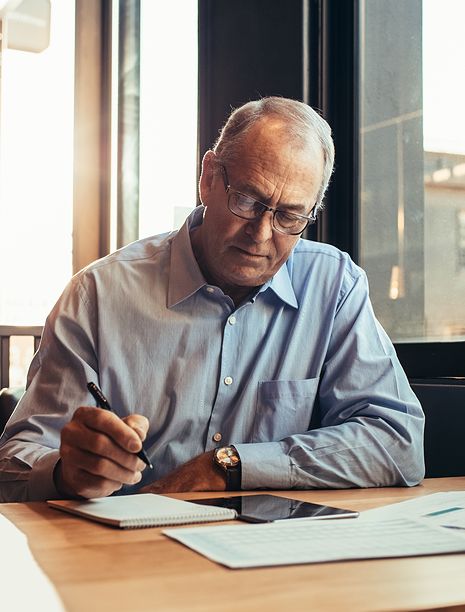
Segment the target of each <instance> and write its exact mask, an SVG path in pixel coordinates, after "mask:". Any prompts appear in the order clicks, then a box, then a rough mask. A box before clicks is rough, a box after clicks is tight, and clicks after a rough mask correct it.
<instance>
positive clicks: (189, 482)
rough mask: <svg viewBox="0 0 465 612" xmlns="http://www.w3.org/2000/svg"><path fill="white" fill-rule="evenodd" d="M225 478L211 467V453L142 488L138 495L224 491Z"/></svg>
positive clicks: (204, 454)
mask: <svg viewBox="0 0 465 612" xmlns="http://www.w3.org/2000/svg"><path fill="white" fill-rule="evenodd" d="M225 490H226V476H225V475H224V474H223V473H222V472H221V470H219V469H218V468H216V467H215V466H214V465H213V451H210V452H208V453H203V454H202V455H198V456H197V457H194V459H191V460H190V461H188V462H187V463H185V464H184V465H181V467H179V468H177V469H176V470H174V471H173V472H170V473H169V474H167V475H166V476H164V477H163V478H160V480H156V481H155V482H153V483H152V484H149V485H147V486H146V487H143V488H142V489H141V490H140V491H139V492H140V493H183V492H186V491H225Z"/></svg>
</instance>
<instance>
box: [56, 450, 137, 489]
mask: <svg viewBox="0 0 465 612" xmlns="http://www.w3.org/2000/svg"><path fill="white" fill-rule="evenodd" d="M62 460H63V461H64V463H67V464H70V465H73V466H75V467H76V468H78V469H79V470H82V471H84V472H87V473H88V474H92V475H93V476H98V477H99V478H101V479H103V480H108V481H113V482H116V483H118V484H120V485H121V484H126V485H133V484H137V483H138V482H140V480H141V479H142V473H141V472H140V471H139V470H127V469H125V468H124V467H121V466H120V465H118V464H117V463H114V462H113V461H111V459H107V458H106V457H101V456H99V455H94V454H93V453H88V452H86V451H82V450H80V449H77V448H70V449H68V451H67V452H66V453H65V454H64V456H63V457H62Z"/></svg>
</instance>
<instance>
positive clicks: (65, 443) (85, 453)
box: [54, 406, 149, 498]
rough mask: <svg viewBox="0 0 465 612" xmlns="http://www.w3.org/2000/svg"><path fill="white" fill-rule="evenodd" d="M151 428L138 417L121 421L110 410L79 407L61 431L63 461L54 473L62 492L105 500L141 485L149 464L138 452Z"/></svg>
mask: <svg viewBox="0 0 465 612" xmlns="http://www.w3.org/2000/svg"><path fill="white" fill-rule="evenodd" d="M148 425H149V423H148V420H147V419H146V418H145V417H143V416H141V415H137V414H133V415H130V416H128V417H126V418H124V419H120V418H119V417H118V416H116V415H115V414H113V413H112V412H109V411H107V410H97V409H95V408H93V407H89V406H81V407H80V408H78V409H77V410H76V412H75V413H74V415H73V418H72V420H71V421H70V422H69V423H68V424H67V425H65V427H63V429H62V432H61V445H60V457H61V459H60V460H59V462H58V463H57V466H56V468H55V473H54V479H55V485H56V487H57V489H58V491H59V492H60V493H62V494H64V495H66V496H69V497H78V496H79V497H86V498H90V497H104V496H106V495H111V493H113V492H114V491H117V490H118V489H121V487H122V486H123V485H124V484H128V485H131V484H136V483H138V482H139V481H140V480H141V478H142V470H143V469H144V468H145V464H144V462H143V461H141V460H140V459H139V457H137V455H136V454H135V453H137V452H138V451H140V449H141V448H142V441H143V440H144V439H145V436H146V435H147V430H148Z"/></svg>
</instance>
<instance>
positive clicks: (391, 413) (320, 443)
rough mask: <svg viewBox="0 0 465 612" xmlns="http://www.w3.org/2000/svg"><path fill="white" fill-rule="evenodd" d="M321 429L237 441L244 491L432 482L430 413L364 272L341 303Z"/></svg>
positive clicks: (325, 378)
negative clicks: (427, 465)
mask: <svg viewBox="0 0 465 612" xmlns="http://www.w3.org/2000/svg"><path fill="white" fill-rule="evenodd" d="M315 410H316V411H318V413H319V414H318V416H319V419H318V421H319V427H317V428H316V429H311V430H310V429H309V430H308V431H306V432H296V433H295V435H291V436H288V437H286V438H284V439H283V440H279V441H275V442H264V443H251V444H236V443H235V447H236V448H237V450H238V452H239V454H240V457H241V464H242V488H243V489H258V488H270V489H273V488H275V489H293V488H295V489H312V488H349V487H382V486H413V485H416V484H418V483H419V482H420V481H421V480H422V478H423V477H424V456H423V428H424V415H423V411H422V409H421V406H420V403H419V402H418V399H417V398H416V396H415V394H414V393H413V391H412V389H411V387H410V385H409V383H408V380H407V377H406V375H405V373H404V371H403V369H402V366H401V365H400V363H399V361H398V359H397V356H396V353H395V350H394V347H393V345H392V343H391V341H390V340H389V338H388V336H387V334H386V333H385V331H384V330H383V329H382V327H381V326H380V324H379V323H378V321H377V320H376V318H375V315H374V313H373V309H372V306H371V302H370V299H369V295H368V284H367V280H366V276H365V274H364V273H361V274H360V276H359V277H357V279H356V280H355V282H354V283H353V285H352V287H351V289H350V290H349V291H348V292H347V293H346V294H345V295H344V297H343V298H342V299H341V301H340V303H339V305H338V308H337V311H336V313H335V317H334V324H333V329H332V333H331V339H330V343H329V346H328V351H327V354H326V357H325V361H324V365H323V368H322V370H321V374H320V381H319V389H318V394H317V401H316V404H315V406H314V411H315Z"/></svg>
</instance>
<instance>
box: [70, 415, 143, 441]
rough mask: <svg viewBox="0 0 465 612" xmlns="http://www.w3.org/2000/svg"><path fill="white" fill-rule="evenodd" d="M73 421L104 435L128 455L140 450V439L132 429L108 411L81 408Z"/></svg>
mask: <svg viewBox="0 0 465 612" xmlns="http://www.w3.org/2000/svg"><path fill="white" fill-rule="evenodd" d="M73 420H76V421H77V422H80V423H83V424H84V425H85V426H86V427H88V428H90V429H94V430H95V431H99V432H102V433H105V434H106V435H107V436H109V437H110V438H111V439H112V440H113V441H114V442H116V444H118V446H120V447H121V448H123V449H124V450H126V451H128V452H130V453H136V452H138V451H139V450H140V448H141V443H140V437H139V435H138V434H137V433H136V432H135V431H134V429H132V428H131V427H129V425H127V424H126V423H125V422H124V421H123V420H122V419H120V418H119V417H118V416H117V415H116V414H114V413H113V412H110V411H109V410H101V409H96V408H92V407H90V406H81V407H80V408H78V409H77V410H76V412H75V413H74V415H73Z"/></svg>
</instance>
